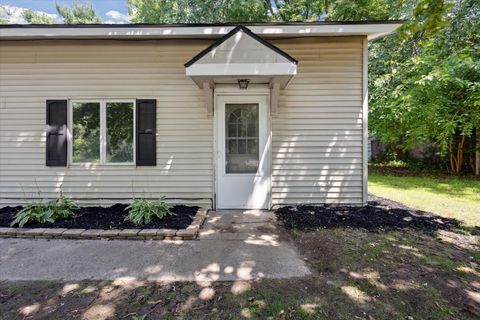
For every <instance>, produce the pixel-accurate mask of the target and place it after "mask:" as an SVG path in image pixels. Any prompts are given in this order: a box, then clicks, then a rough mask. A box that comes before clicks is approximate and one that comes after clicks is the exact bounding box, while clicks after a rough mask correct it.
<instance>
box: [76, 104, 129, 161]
mask: <svg viewBox="0 0 480 320" xmlns="http://www.w3.org/2000/svg"><path fill="white" fill-rule="evenodd" d="M69 127H70V128H71V143H70V162H71V163H72V164H80V163H98V164H134V163H135V102H134V101H131V100H129V101H126V100H100V101H99V100H83V101H80V100H76V101H71V102H70V126H69Z"/></svg>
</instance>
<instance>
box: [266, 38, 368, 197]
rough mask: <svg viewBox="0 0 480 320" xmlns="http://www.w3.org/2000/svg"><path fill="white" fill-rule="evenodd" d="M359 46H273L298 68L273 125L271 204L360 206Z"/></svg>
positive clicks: (304, 42) (311, 42)
mask: <svg viewBox="0 0 480 320" xmlns="http://www.w3.org/2000/svg"><path fill="white" fill-rule="evenodd" d="M362 41H363V38H362V37H342V38H340V37H339V38H328V37H326V38H308V39H291V40H287V39H285V40H276V41H272V43H273V44H275V45H277V46H278V47H279V48H281V49H282V50H284V51H285V52H288V54H290V55H291V56H292V57H294V58H295V59H297V60H298V61H299V62H298V67H297V68H298V69H297V75H296V76H295V78H294V79H293V80H292V81H291V82H290V84H289V85H288V87H287V89H286V90H280V97H279V105H278V113H277V116H276V117H273V118H272V140H273V141H272V158H273V159H272V204H273V205H283V204H296V203H314V204H316V203H345V204H361V203H362V190H363V189H362V187H363V180H362V173H363V168H362V139H363V134H362V121H363V119H362V116H363V115H362V88H363V87H362V85H363V83H362Z"/></svg>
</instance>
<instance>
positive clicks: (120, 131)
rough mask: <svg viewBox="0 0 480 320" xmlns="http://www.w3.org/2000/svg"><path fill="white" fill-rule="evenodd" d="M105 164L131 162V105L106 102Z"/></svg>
mask: <svg viewBox="0 0 480 320" xmlns="http://www.w3.org/2000/svg"><path fill="white" fill-rule="evenodd" d="M106 156H107V162H110V163H126V162H130V163H131V162H133V103H132V102H107V155H106Z"/></svg>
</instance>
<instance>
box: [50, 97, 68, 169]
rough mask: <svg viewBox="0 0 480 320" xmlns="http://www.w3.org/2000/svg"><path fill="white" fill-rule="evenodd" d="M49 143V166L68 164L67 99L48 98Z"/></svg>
mask: <svg viewBox="0 0 480 320" xmlns="http://www.w3.org/2000/svg"><path fill="white" fill-rule="evenodd" d="M47 125H48V128H47V144H46V154H45V160H46V165H47V166H49V167H65V166H66V165H67V100H47Z"/></svg>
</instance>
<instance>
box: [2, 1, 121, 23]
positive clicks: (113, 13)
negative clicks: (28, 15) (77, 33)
mask: <svg viewBox="0 0 480 320" xmlns="http://www.w3.org/2000/svg"><path fill="white" fill-rule="evenodd" d="M78 2H79V3H83V2H91V3H92V4H93V6H94V7H95V9H96V11H97V13H98V14H99V15H100V16H101V17H102V20H103V23H126V22H128V10H127V0H88V1H84V0H80V1H78ZM55 3H58V4H60V5H67V6H69V7H70V6H72V0H0V6H4V7H5V6H9V7H10V8H27V9H31V10H34V11H42V12H46V13H48V14H51V15H52V16H54V17H56V16H58V15H57V10H56V9H55Z"/></svg>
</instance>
